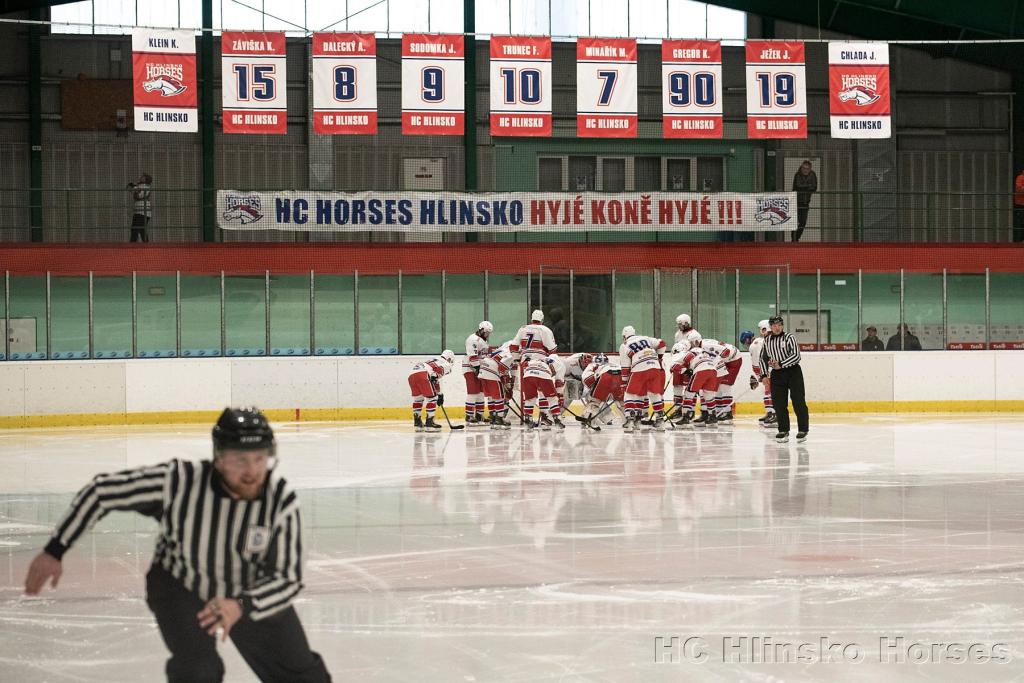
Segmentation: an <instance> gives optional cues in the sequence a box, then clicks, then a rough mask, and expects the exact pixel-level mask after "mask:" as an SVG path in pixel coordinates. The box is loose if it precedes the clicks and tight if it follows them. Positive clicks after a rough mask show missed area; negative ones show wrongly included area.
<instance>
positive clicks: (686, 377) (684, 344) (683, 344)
mask: <svg viewBox="0 0 1024 683" xmlns="http://www.w3.org/2000/svg"><path fill="white" fill-rule="evenodd" d="M689 348H690V343H689V342H688V341H685V340H684V341H678V342H676V343H675V345H673V346H672V358H671V360H670V361H669V374H671V375H672V409H671V410H670V411H669V412H670V415H671V417H672V418H673V422H675V421H676V420H679V419H681V418H682V417H683V414H684V413H685V412H686V411H685V409H684V407H683V399H684V398H685V395H686V387H687V386H688V385H689V383H690V377H691V376H692V373H690V372H689V369H688V368H685V367H684V366H683V357H684V356H685V355H686V352H687V351H688V350H689ZM691 412H692V411H691Z"/></svg>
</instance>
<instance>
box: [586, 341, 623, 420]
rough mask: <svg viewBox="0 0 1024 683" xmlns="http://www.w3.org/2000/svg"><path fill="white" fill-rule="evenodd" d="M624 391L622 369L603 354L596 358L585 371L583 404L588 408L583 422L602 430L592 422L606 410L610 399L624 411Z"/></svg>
mask: <svg viewBox="0 0 1024 683" xmlns="http://www.w3.org/2000/svg"><path fill="white" fill-rule="evenodd" d="M624 389H625V387H623V385H622V369H621V368H620V367H619V366H618V365H617V364H615V363H613V362H611V361H610V360H609V359H608V356H606V355H605V354H603V353H599V354H597V355H596V356H594V361H593V362H592V363H591V364H590V365H588V366H587V369H586V370H584V371H583V403H584V405H585V406H586V409H585V411H584V413H583V416H582V420H583V422H585V423H586V424H588V425H589V426H590V428H591V429H595V430H600V427H598V426H597V425H594V424H590V423H591V420H593V419H594V418H595V417H597V416H599V415H600V414H601V413H602V411H604V410H605V404H606V403H607V402H608V399H609V398H610V399H611V400H612V402H613V403H615V404H617V405H619V407H620V409H622V402H623V399H624V398H625V396H624Z"/></svg>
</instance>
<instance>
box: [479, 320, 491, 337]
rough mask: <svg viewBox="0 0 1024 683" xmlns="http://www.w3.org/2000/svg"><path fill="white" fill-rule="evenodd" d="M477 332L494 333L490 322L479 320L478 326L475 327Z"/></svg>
mask: <svg viewBox="0 0 1024 683" xmlns="http://www.w3.org/2000/svg"><path fill="white" fill-rule="evenodd" d="M477 329H478V330H483V331H484V332H486V333H487V334H490V333H491V332H494V325H492V324H491V321H490V320H481V321H480V325H479V326H477Z"/></svg>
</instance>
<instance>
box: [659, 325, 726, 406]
mask: <svg viewBox="0 0 1024 683" xmlns="http://www.w3.org/2000/svg"><path fill="white" fill-rule="evenodd" d="M699 343H701V342H698V344H699ZM678 348H679V349H680V353H681V354H682V357H681V358H680V357H679V354H677V355H676V356H675V357H674V358H673V361H672V366H671V367H670V368H669V369H670V370H671V371H672V373H673V374H680V375H682V376H688V377H689V382H688V383H687V385H686V390H685V391H684V393H683V408H682V411H681V415H680V416H679V418H678V419H676V420H675V424H676V425H677V426H682V425H687V424H689V423H690V421H691V420H693V411H694V408H695V407H696V405H697V396H698V394H699V395H700V397H701V408H700V410H701V419H700V420H699V423H700V424H701V425H705V424H706V425H709V426H710V425H713V424H715V417H714V414H713V413H712V412H711V406H712V405H713V404H714V400H715V393H716V392H717V391H718V367H717V362H716V359H715V358H714V357H712V356H709V355H708V354H706V353H704V351H703V349H701V347H700V346H690V345H689V342H688V341H686V340H684V341H682V342H680V343H679V346H678Z"/></svg>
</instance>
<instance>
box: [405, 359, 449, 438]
mask: <svg viewBox="0 0 1024 683" xmlns="http://www.w3.org/2000/svg"><path fill="white" fill-rule="evenodd" d="M454 363H455V354H454V353H452V351H451V349H445V350H444V351H442V352H441V355H440V356H434V357H433V358H431V359H430V360H425V361H421V362H419V363H416V365H414V366H412V370H411V371H410V372H409V389H410V390H411V391H412V422H413V426H414V427H415V428H416V431H422V430H423V429H426V430H430V431H432V430H437V429H440V428H441V425H439V424H437V423H436V422H434V412H435V411H436V410H437V406H439V405H444V394H442V393H441V392H439V391H438V388H439V385H440V382H441V378H442V377H444V376H445V375H447V374H449V373H451V371H452V366H453V364H454ZM424 405H425V406H426V411H427V420H426V422H421V421H420V410H422V409H423V408H424Z"/></svg>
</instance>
